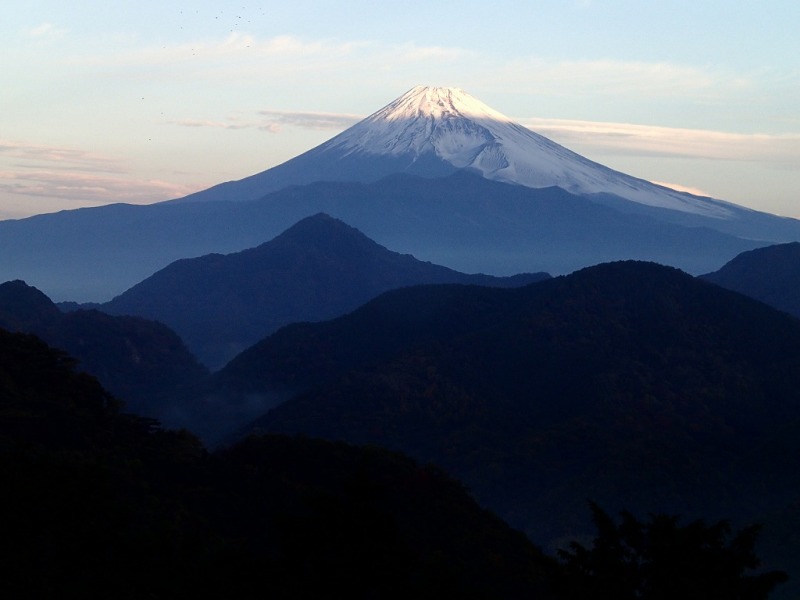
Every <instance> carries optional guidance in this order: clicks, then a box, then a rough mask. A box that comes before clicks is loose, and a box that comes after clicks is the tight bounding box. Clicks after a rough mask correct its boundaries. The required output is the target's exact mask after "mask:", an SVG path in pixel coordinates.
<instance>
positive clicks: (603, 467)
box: [217, 263, 800, 543]
mask: <svg viewBox="0 0 800 600" xmlns="http://www.w3.org/2000/svg"><path fill="white" fill-rule="evenodd" d="M430 323H435V324H437V326H436V327H434V328H433V329H432V330H430V331H428V329H427V328H428V327H429V325H430ZM398 332H402V335H397V334H398ZM374 338H375V339H380V340H382V341H381V342H372V344H373V345H374V344H379V345H380V347H378V348H375V347H370V346H368V347H367V348H366V349H363V348H362V346H363V344H365V343H367V344H368V343H369V340H371V339H374ZM223 377H229V378H230V379H231V380H234V381H238V385H240V386H244V385H245V382H249V384H250V386H251V387H250V388H249V392H250V393H251V394H257V393H259V391H260V392H261V393H264V394H268V393H270V391H271V390H281V389H284V390H286V389H289V388H291V389H292V390H294V394H295V395H294V397H293V398H292V399H290V400H288V401H286V402H284V403H283V404H281V405H280V406H278V407H277V408H275V409H273V410H272V411H270V412H269V413H268V414H267V415H265V416H264V417H263V418H262V419H260V420H259V421H258V422H257V424H256V429H257V430H260V431H279V432H301V433H304V434H306V435H315V436H322V437H327V438H331V439H343V440H349V441H352V442H358V443H369V444H379V445H384V446H387V447H390V448H395V449H401V450H403V451H404V452H407V453H409V454H410V455H412V456H414V457H416V458H418V459H421V460H428V461H432V462H434V463H436V464H439V465H441V466H444V467H445V468H446V469H447V470H448V471H449V472H452V473H453V474H455V475H456V476H457V477H459V478H461V479H462V480H463V481H464V482H465V483H466V484H467V485H468V486H469V487H470V489H471V490H473V492H474V493H475V495H476V497H477V498H478V499H479V500H480V501H481V502H483V503H484V504H485V505H487V506H488V507H490V508H492V509H493V510H495V511H497V512H498V513H499V514H500V515H501V516H503V517H504V518H506V519H508V520H510V522H512V523H513V524H515V525H516V526H519V527H522V528H524V529H525V530H526V531H527V532H529V533H530V534H531V535H532V536H533V539H535V540H538V541H539V542H542V543H544V542H546V541H548V540H549V541H550V542H553V543H555V542H556V541H557V540H558V539H559V538H561V537H562V536H565V535H574V534H576V533H579V532H581V531H582V530H583V528H584V527H586V526H587V523H585V521H584V519H583V515H584V514H585V513H584V512H583V511H582V506H583V502H584V501H585V499H586V498H587V497H588V498H591V499H593V500H595V501H597V502H598V503H600V504H601V505H603V506H606V507H619V508H622V507H625V508H627V509H630V510H633V511H634V512H640V513H641V514H644V513H646V512H654V511H663V512H667V513H672V514H681V515H683V516H684V517H686V518H693V517H696V516H705V517H709V518H734V519H746V520H752V519H759V518H761V517H763V516H764V515H765V514H768V513H771V512H775V513H778V512H780V511H782V510H784V509H786V508H787V507H788V506H790V505H791V503H792V502H794V501H795V500H796V499H797V498H798V497H800V478H798V475H797V473H796V470H795V469H794V468H793V466H791V465H790V464H789V463H788V462H787V461H786V460H785V458H784V457H785V456H787V455H792V454H793V453H795V452H797V451H798V450H800V448H798V446H797V439H798V437H797V436H798V426H800V425H799V424H800V407H798V405H797V400H796V399H797V396H796V390H797V389H798V386H800V323H798V322H797V321H796V320H794V319H792V318H790V317H788V316H787V315H784V314H782V313H779V312H777V311H775V310H773V309H770V308H769V307H766V306H764V305H763V304H760V303H757V302H754V301H752V300H750V299H748V298H745V297H743V296H741V295H738V294H734V293H731V292H728V291H727V290H723V289H721V288H718V287H716V286H712V285H709V284H707V283H705V282H701V281H697V280H695V279H693V278H691V277H689V276H687V275H686V274H684V273H680V272H677V271H675V270H673V269H668V268H665V267H660V266H657V265H652V264H641V263H618V264H610V265H601V266H599V267H593V268H590V269H586V270H583V271H580V272H578V273H575V274H573V275H570V276H566V277H561V278H557V279H554V280H550V281H545V282H541V283H538V284H535V285H533V286H528V287H525V288H520V289H515V290H486V289H479V288H469V287H466V288H455V287H425V288H412V289H406V290H397V291H395V292H391V293H389V294H386V295H384V296H381V297H380V298H378V299H376V300H375V301H373V302H371V303H369V304H368V305H366V306H365V307H363V308H362V309H359V310H358V311H356V312H354V313H352V314H350V315H348V316H346V317H343V318H341V319H337V320H335V321H331V322H328V323H323V324H307V325H297V326H294V327H291V328H286V329H284V330H282V331H280V332H278V333H276V334H275V335H273V336H271V337H270V338H267V339H266V340H264V341H263V342H262V343H260V344H258V345H257V346H255V347H253V348H252V349H251V350H250V351H248V353H246V354H242V355H241V356H240V357H239V358H238V359H237V360H236V361H233V362H231V364H230V365H229V366H228V367H227V368H226V369H224V370H223V371H221V372H220V373H219V374H217V378H218V379H221V378H223ZM298 392H299V393H298ZM537 515H538V516H541V515H547V516H548V517H547V520H546V521H542V520H540V519H538V518H537Z"/></svg>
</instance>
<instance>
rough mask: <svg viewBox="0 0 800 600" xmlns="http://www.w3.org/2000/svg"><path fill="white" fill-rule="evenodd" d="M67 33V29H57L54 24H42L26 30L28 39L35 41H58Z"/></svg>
mask: <svg viewBox="0 0 800 600" xmlns="http://www.w3.org/2000/svg"><path fill="white" fill-rule="evenodd" d="M66 33H67V30H66V29H63V28H61V27H56V26H55V25H53V24H52V23H41V24H39V25H37V26H36V27H31V28H30V29H26V30H25V34H26V35H27V36H28V37H31V38H35V39H56V38H60V37H63V36H64V35H65V34H66Z"/></svg>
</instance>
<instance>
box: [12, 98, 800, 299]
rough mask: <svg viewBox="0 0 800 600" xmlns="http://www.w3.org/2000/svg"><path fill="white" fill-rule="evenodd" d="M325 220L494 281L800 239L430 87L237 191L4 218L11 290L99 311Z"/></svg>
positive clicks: (708, 258) (749, 213) (792, 224)
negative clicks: (140, 289) (150, 282)
mask: <svg viewBox="0 0 800 600" xmlns="http://www.w3.org/2000/svg"><path fill="white" fill-rule="evenodd" d="M320 212H323V213H327V214H328V215H330V216H332V217H335V218H337V219H339V220H341V221H343V222H345V223H347V224H348V225H350V226H352V227H355V228H357V229H358V230H359V231H361V232H362V233H363V234H365V235H366V236H368V237H370V238H371V239H373V240H374V241H376V242H377V243H379V244H381V245H382V246H385V247H386V248H388V249H390V250H393V251H396V252H401V253H408V254H413V255H414V256H415V257H416V258H419V259H421V260H425V261H430V262H434V263H437V264H440V265H443V266H447V267H450V268H452V269H456V270H459V271H462V272H465V273H476V272H483V273H488V274H491V275H511V274H514V273H519V272H542V271H544V272H549V273H552V274H561V273H568V272H571V271H574V270H576V269H579V268H581V267H585V266H589V265H594V264H597V263H601V262H608V261H613V260H622V259H638V260H649V261H654V262H659V263H662V264H666V265H671V266H675V267H679V268H681V269H683V270H685V271H688V272H690V273H694V274H699V273H708V272H711V271H715V270H717V269H719V268H720V267H721V266H722V265H723V264H725V263H726V262H728V261H729V260H731V259H732V258H733V257H735V256H736V255H738V254H740V253H742V252H744V251H747V250H752V249H754V248H758V247H762V246H767V245H770V244H774V243H785V242H793V241H800V221H798V220H795V219H788V218H783V217H777V216H775V215H770V214H767V213H762V212H758V211H754V210H750V209H747V208H743V207H741V206H737V205H735V204H732V203H729V202H724V201H722V200H716V199H712V198H706V197H699V196H693V195H691V194H686V193H682V192H678V191H675V190H672V189H669V188H666V187H662V186H658V185H655V184H653V183H650V182H648V181H645V180H642V179H638V178H636V177H632V176H630V175H626V174H624V173H620V172H618V171H614V170H612V169H609V168H607V167H605V166H603V165H601V164H598V163H596V162H593V161H591V160H589V159H587V158H584V157H582V156H580V155H578V154H576V153H574V152H572V151H570V150H568V149H567V148H564V147H563V146H560V145H558V144H556V143H555V142H553V141H551V140H549V139H547V138H545V137H543V136H541V135H538V134H536V133H534V132H532V131H530V130H528V129H526V128H524V127H522V126H521V125H518V124H516V123H514V122H513V121H512V120H510V119H509V118H507V117H505V116H503V115H502V114H500V113H499V112H497V111H495V110H493V109H491V108H490V107H488V106H486V105H485V104H483V103H482V102H480V101H479V100H477V99H475V98H473V97H472V96H470V95H469V94H467V93H466V92H464V91H462V90H460V89H455V88H439V87H422V86H420V87H415V88H413V89H412V90H409V91H408V92H407V93H405V94H404V95H402V96H400V97H399V98H398V99H396V100H395V101H393V102H391V103H390V104H388V105H386V106H385V107H384V108H382V109H380V110H378V111H377V112H375V113H374V114H372V115H370V116H369V117H367V118H366V119H364V120H362V121H361V122H359V123H357V124H355V125H354V126H352V127H351V128H349V129H347V130H345V131H344V132H342V133H340V134H339V135H337V136H335V137H333V138H331V139H330V140H329V141H327V142H325V143H323V144H321V145H320V146H317V147H316V148H312V149H311V150H309V151H307V152H305V153H304V154H301V155H299V156H297V157H295V158H292V159H290V160H288V161H286V162H285V163H283V164H281V165H278V166H276V167H273V168H271V169H268V170H266V171H263V172H261V173H257V174H255V175H252V176H250V177H247V178H244V179H241V180H239V181H232V182H226V183H222V184H219V185H216V186H214V187H211V188H209V189H207V190H204V191H201V192H197V193H195V194H191V195H189V196H186V197H184V198H180V199H174V200H168V201H164V202H160V203H157V204H153V205H149V206H132V205H124V204H117V205H108V206H103V207H98V208H91V209H79V210H74V211H63V212H61V213H55V214H48V215H38V216H35V217H30V218H28V219H22V220H18V221H0V281H3V280H8V279H22V280H25V281H27V282H28V283H29V284H31V285H35V286H36V287H37V288H39V289H41V290H43V291H44V292H45V293H47V294H48V295H49V296H50V297H51V298H53V299H55V300H57V301H61V300H77V301H94V302H102V301H106V300H110V299H111V298H112V297H113V296H115V295H118V294H120V293H122V292H124V291H125V290H126V289H128V288H130V287H132V286H133V285H135V284H136V283H138V282H139V281H141V280H143V279H145V278H147V277H149V276H150V275H152V274H153V273H154V272H156V271H158V270H160V269H162V268H164V267H165V266H167V265H168V264H170V263H172V262H174V261H176V260H179V259H182V258H191V257H197V256H202V255H206V254H210V253H220V254H229V253H232V252H238V251H241V250H244V249H247V248H252V247H255V246H258V245H260V244H262V243H264V242H265V241H267V240H269V239H271V238H273V237H275V236H277V235H278V234H279V233H281V232H282V231H284V230H286V229H288V228H289V227H291V226H292V225H293V224H295V223H296V222H298V221H300V220H301V219H303V218H305V217H308V216H311V215H314V214H317V213H320Z"/></svg>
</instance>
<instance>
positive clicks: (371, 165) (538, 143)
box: [182, 86, 737, 218]
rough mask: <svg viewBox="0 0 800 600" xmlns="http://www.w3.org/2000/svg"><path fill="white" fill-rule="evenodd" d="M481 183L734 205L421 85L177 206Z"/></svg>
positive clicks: (726, 210) (715, 209) (692, 208)
mask: <svg viewBox="0 0 800 600" xmlns="http://www.w3.org/2000/svg"><path fill="white" fill-rule="evenodd" d="M460 169H468V170H471V171H473V172H476V173H480V174H481V175H482V176H483V177H485V178H487V179H492V180H495V181H503V182H507V183H514V184H518V185H524V186H527V187H532V188H545V187H553V186H556V187H560V188H562V189H565V190H567V191H569V192H571V193H573V194H595V193H608V194H614V195H617V196H619V197H621V198H625V199H627V200H630V201H633V202H637V203H642V204H646V205H651V206H659V207H663V208H669V209H672V210H678V211H682V212H690V213H698V214H703V215H707V216H712V217H716V218H728V217H729V216H730V215H731V214H732V212H733V211H734V210H736V209H737V207H735V206H733V205H727V204H726V203H722V202H718V201H714V200H711V199H707V198H698V197H696V196H692V195H690V194H684V193H681V192H676V191H674V190H671V189H668V188H664V187H661V186H657V185H654V184H652V183H650V182H647V181H644V180H641V179H637V178H635V177H631V176H629V175H625V174H624V173H620V172H617V171H614V170H612V169H609V168H607V167H604V166H603V165H600V164H598V163H595V162H593V161H591V160H588V159H586V158H584V157H582V156H580V155H578V154H576V153H574V152H572V151H570V150H568V149H566V148H564V147H563V146H560V145H559V144H556V143H555V142H553V141H551V140H549V139H547V138H545V137H544V136H541V135H539V134H537V133H534V132H532V131H530V130H529V129H526V128H525V127H522V126H521V125H518V124H517V123H514V122H513V121H511V120H510V119H509V118H508V117H506V116H504V115H502V114H501V113H499V112H497V111H495V110H493V109H492V108H490V107H488V106H486V105H485V104H483V103H482V102H480V101H479V100H477V99H476V98H474V97H473V96H470V95H469V94H468V93H466V92H464V91H463V90H460V89H457V88H442V87H427V86H417V87H415V88H413V89H411V90H409V91H408V92H406V93H405V94H403V95H402V96H400V97H399V98H397V99H396V100H394V101H393V102H391V103H389V104H388V105H387V106H385V107H383V108H382V109H380V110H379V111H377V112H375V113H374V114H372V115H370V116H369V117H367V118H366V119H364V120H363V121H360V122H359V123H357V124H356V125H354V126H353V127H350V128H349V129H347V130H346V131H344V132H343V133H341V134H339V135H337V136H335V137H334V138H332V139H331V140H329V141H327V142H325V143H324V144H322V145H320V146H318V147H317V148H314V149H312V150H310V151H309V152H306V153H304V154H302V155H300V156H298V157H296V158H293V159H291V160H289V161H288V162H286V163H284V164H282V165H279V166H278V167H275V168H273V169H270V170H268V171H265V172H263V173H260V174H257V175H254V176H252V177H249V178H246V179H243V180H241V181H239V182H231V183H227V184H223V185H222V186H217V187H214V188H211V189H210V190H206V191H204V192H199V193H197V194H192V195H190V196H187V197H186V198H184V199H182V200H183V201H198V200H206V201H207V200H220V199H230V200H247V199H256V198H258V197H259V196H260V195H263V194H265V193H267V192H270V191H273V190H276V189H281V188H283V187H286V186H288V185H297V184H307V183H312V182H314V181H325V180H330V181H362V182H370V181H377V180H378V179H380V178H382V177H385V176H386V175H389V174H392V173H411V174H416V175H423V176H442V175H446V174H449V173H452V172H453V171H455V170H460Z"/></svg>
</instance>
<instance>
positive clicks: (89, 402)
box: [0, 330, 552, 599]
mask: <svg viewBox="0 0 800 600" xmlns="http://www.w3.org/2000/svg"><path fill="white" fill-rule="evenodd" d="M0 478H2V481H3V493H2V495H0V533H1V534H2V535H0V550H2V554H3V557H4V563H3V566H4V569H3V577H2V578H1V579H0V594H2V595H3V597H7V598H46V597H53V596H56V595H57V596H65V597H81V598H89V599H94V598H97V599H99V598H130V599H133V598H168V597H169V598H173V597H191V598H201V599H203V598H215V599H216V598H262V597H270V598H298V597H338V598H342V597H351V598H367V597H377V598H409V597H414V598H441V597H443V596H446V595H449V594H452V593H455V594H456V595H457V596H458V597H466V598H520V599H522V598H526V599H527V598H538V599H546V598H552V594H551V593H549V592H548V591H547V585H546V581H547V580H546V575H547V573H548V572H549V571H551V570H552V561H550V560H548V559H545V558H544V557H543V555H542V554H541V553H540V552H539V551H538V550H536V549H535V548H534V547H533V546H532V545H531V544H530V542H529V541H528V540H526V539H525V537H524V536H523V535H522V534H519V533H517V532H515V531H513V530H511V529H510V528H509V527H508V526H506V525H505V524H504V523H502V522H501V521H500V520H499V519H497V518H496V517H494V516H492V515H491V514H489V513H488V512H486V511H485V510H483V509H481V508H479V507H478V506H477V504H475V502H474V501H473V500H472V499H471V498H469V496H468V495H467V493H466V492H465V491H464V489H463V488H462V487H461V486H460V485H459V484H458V483H456V482H455V481H453V480H451V479H449V478H447V477H445V476H444V475H443V474H442V473H441V472H439V471H438V470H436V469H434V468H432V467H424V466H421V465H418V464H416V463H414V462H412V461H411V460H409V459H407V458H404V457H402V456H400V455H397V454H393V453H390V452H387V451H384V450H380V449H377V448H373V449H359V448H355V447H351V446H346V445H344V444H333V443H327V442H322V441H311V440H306V439H291V438H280V437H267V438H253V439H250V440H247V441H246V442H245V443H242V444H240V445H237V446H235V447H232V448H229V449H227V450H225V451H224V452H220V453H217V454H214V455H208V454H207V453H206V452H205V451H204V450H203V448H202V447H201V446H200V444H199V443H198V442H197V440H196V439H195V438H193V437H192V436H191V435H189V434H186V433H176V432H170V431H164V430H162V429H160V428H159V427H158V426H157V424H156V423H154V422H153V421H151V420H146V419H142V418H140V417H135V416H131V415H126V414H122V413H120V412H119V408H118V404H117V403H116V401H115V400H114V399H113V397H111V396H110V395H109V394H108V393H107V392H106V391H105V390H103V388H102V387H100V385H99V384H98V383H97V381H96V380H95V379H94V378H92V377H90V376H88V375H85V374H82V373H77V372H76V371H75V370H74V369H73V363H72V361H71V360H70V359H69V358H68V357H67V356H66V355H65V354H63V353H62V352H59V351H54V350H52V349H50V348H48V347H47V346H45V345H44V343H43V342H41V341H40V340H39V339H37V338H35V337H33V336H30V335H24V334H12V333H8V332H6V331H5V330H0Z"/></svg>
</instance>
